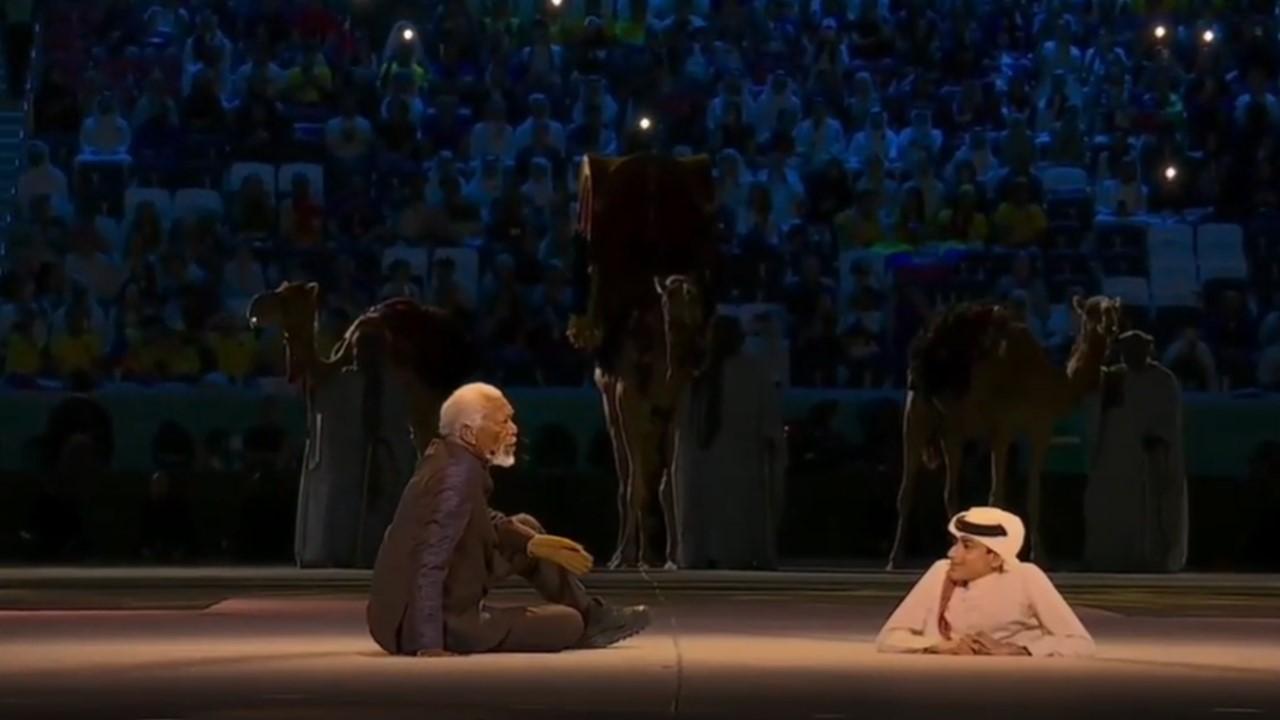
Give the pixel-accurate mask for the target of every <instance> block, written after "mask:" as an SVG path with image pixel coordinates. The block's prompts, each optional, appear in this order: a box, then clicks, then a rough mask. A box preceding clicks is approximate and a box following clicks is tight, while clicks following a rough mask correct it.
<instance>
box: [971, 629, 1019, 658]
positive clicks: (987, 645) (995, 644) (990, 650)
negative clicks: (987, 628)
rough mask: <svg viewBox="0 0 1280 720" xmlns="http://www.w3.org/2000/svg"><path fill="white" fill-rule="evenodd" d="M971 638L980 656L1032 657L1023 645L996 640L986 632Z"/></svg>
mask: <svg viewBox="0 0 1280 720" xmlns="http://www.w3.org/2000/svg"><path fill="white" fill-rule="evenodd" d="M970 638H971V639H972V640H973V641H974V642H975V643H976V644H977V647H978V654H979V655H999V656H1004V657H1016V656H1019V655H1030V654H1031V651H1030V650H1027V649H1026V648H1025V647H1023V646H1021V645H1015V644H1013V643H1011V642H1004V641H1001V640H996V639H995V638H993V637H991V636H990V635H988V634H987V633H985V632H980V633H978V634H977V635H972V636H970Z"/></svg>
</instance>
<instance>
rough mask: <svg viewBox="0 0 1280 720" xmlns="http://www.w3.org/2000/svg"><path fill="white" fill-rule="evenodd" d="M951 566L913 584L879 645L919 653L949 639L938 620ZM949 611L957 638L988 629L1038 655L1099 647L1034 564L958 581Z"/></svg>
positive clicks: (936, 567) (1084, 652)
mask: <svg viewBox="0 0 1280 720" xmlns="http://www.w3.org/2000/svg"><path fill="white" fill-rule="evenodd" d="M949 566H950V563H949V562H948V561H947V560H939V561H938V562H936V563H934V564H933V567H931V568H929V570H928V572H926V573H925V574H924V576H923V577H921V578H920V580H919V582H917V583H916V585H915V587H913V588H911V592H910V593H908V594H907V597H906V599H904V600H903V601H902V604H900V605H899V606H898V609H897V610H894V611H893V615H891V616H889V620H888V622H886V623H885V624H884V628H882V629H881V630H880V635H879V636H878V637H877V638H876V649H878V650H879V651H880V652H898V653H908V652H919V651H922V650H924V649H925V648H928V647H931V646H933V645H936V644H938V643H940V642H944V641H945V640H946V638H944V637H943V636H942V631H941V630H940V629H939V627H938V621H939V619H940V615H939V607H940V605H941V603H942V590H943V585H944V583H945V582H946V579H947V568H948V567H949ZM946 616H947V622H948V623H950V625H951V637H952V638H958V637H963V636H965V635H974V634H977V633H980V632H985V633H987V634H988V635H990V636H991V637H993V638H995V639H996V640H999V641H1001V642H1009V643H1013V644H1014V645H1021V646H1022V647H1025V648H1026V649H1027V650H1028V651H1029V652H1030V653H1031V654H1032V655H1033V656H1036V657H1049V656H1057V657H1088V656H1090V655H1092V654H1093V651H1094V645H1093V638H1092V637H1090V636H1089V631H1088V630H1086V629H1085V627H1084V625H1083V624H1081V622H1080V619H1079V618H1077V617H1076V614H1075V613H1074V612H1072V610H1071V607H1070V606H1069V605H1067V601H1066V600H1064V599H1063V598H1062V595H1060V594H1059V593H1058V591H1057V589H1056V588H1054V587H1053V583H1052V582H1051V581H1050V580H1049V577H1048V576H1047V575H1045V574H1044V571H1043V570H1041V569H1040V568H1038V567H1036V566H1035V565H1032V564H1031V563H1018V564H1016V565H1013V566H1012V567H1010V568H1008V569H1006V570H1005V571H1003V572H996V573H992V574H990V575H987V576H986V577H982V578H979V579H977V580H974V581H972V582H970V583H967V584H966V585H958V586H957V587H956V588H955V591H954V592H953V593H952V595H951V601H950V602H949V603H948V605H947V612H946Z"/></svg>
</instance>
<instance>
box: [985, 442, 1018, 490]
mask: <svg viewBox="0 0 1280 720" xmlns="http://www.w3.org/2000/svg"><path fill="white" fill-rule="evenodd" d="M1011 444H1012V441H1011V440H1010V438H1009V436H1008V435H1005V434H1003V433H1000V434H996V435H993V436H992V438H991V496H990V498H989V499H988V501H987V504H988V505H990V506H992V507H998V508H1004V507H1006V500H1007V498H1008V496H1009V446H1010V445H1011Z"/></svg>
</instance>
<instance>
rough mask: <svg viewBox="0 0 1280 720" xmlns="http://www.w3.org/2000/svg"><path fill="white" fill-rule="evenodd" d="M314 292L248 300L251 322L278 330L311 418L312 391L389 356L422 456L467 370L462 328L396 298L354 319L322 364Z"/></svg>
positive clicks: (288, 286) (293, 287) (279, 292)
mask: <svg viewBox="0 0 1280 720" xmlns="http://www.w3.org/2000/svg"><path fill="white" fill-rule="evenodd" d="M319 292H320V289H319V286H318V285H316V283H306V284H303V283H296V282H285V283H282V284H281V285H280V287H278V288H277V289H275V290H270V291H267V292H264V293H260V294H258V295H257V296H255V297H254V298H253V300H252V302H250V304H249V309H248V316H249V320H250V322H251V323H253V324H254V325H255V326H257V325H265V326H276V327H279V328H280V330H281V332H282V334H283V336H284V345H285V367H286V373H287V377H288V380H289V381H290V382H293V383H300V384H301V385H302V388H303V396H304V397H305V398H306V399H307V403H308V415H310V401H311V391H312V390H313V389H314V388H315V387H318V386H319V385H320V384H322V383H323V382H324V381H325V380H326V379H327V378H329V377H331V376H332V375H333V374H334V373H337V372H354V371H358V370H359V369H360V368H361V367H362V366H366V365H367V366H375V365H376V362H375V361H374V360H373V359H374V358H375V357H376V356H377V355H379V354H381V353H384V352H385V353H387V359H388V361H389V364H390V366H391V368H392V370H393V371H394V372H395V374H396V376H397V378H396V379H397V380H399V381H400V385H401V387H403V388H404V390H405V392H406V393H407V396H406V397H407V400H408V404H409V415H410V419H409V431H410V433H411V434H412V439H413V445H414V448H415V449H416V450H417V451H418V454H419V455H421V454H422V453H423V452H425V451H426V448H427V445H428V444H429V443H430V442H431V439H432V438H434V437H435V436H436V434H437V430H438V426H439V418H440V405H441V404H442V403H443V402H444V400H445V397H446V396H447V395H448V393H449V392H451V391H452V390H453V389H455V388H456V387H457V386H458V385H460V384H461V383H462V380H463V378H464V377H465V376H466V375H467V374H468V373H469V372H470V369H471V364H472V359H473V358H472V355H471V353H470V343H469V341H468V340H467V339H466V337H465V333H464V332H463V330H462V328H460V327H459V326H458V325H457V324H456V323H455V322H454V321H453V320H452V319H451V318H449V317H448V316H447V315H445V313H444V312H443V311H442V310H438V309H436V308H431V307H426V306H423V305H419V304H418V303H416V302H414V301H412V300H408V299H406V298H394V299H391V300H387V301H385V302H383V303H381V304H379V305H375V306H373V307H371V308H369V309H368V310H367V311H365V313H364V314H362V315H361V316H360V317H358V318H356V320H355V321H354V322H352V323H351V327H350V328H348V329H347V331H346V333H345V334H344V335H343V338H342V340H341V342H339V343H338V346H337V347H335V348H334V350H333V353H332V354H331V355H330V356H329V357H322V356H321V355H320V353H319V352H318V351H317V350H316V345H315V341H316V322H317V317H318V315H317V310H318V307H319Z"/></svg>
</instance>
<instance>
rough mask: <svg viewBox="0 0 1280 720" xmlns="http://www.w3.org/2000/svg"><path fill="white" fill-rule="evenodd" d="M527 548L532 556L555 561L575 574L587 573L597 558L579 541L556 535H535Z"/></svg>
mask: <svg viewBox="0 0 1280 720" xmlns="http://www.w3.org/2000/svg"><path fill="white" fill-rule="evenodd" d="M526 550H527V551H528V553H529V556H530V557H535V558H538V559H540V560H546V561H548V562H553V563H555V564H557V565H559V566H560V567H562V568H564V569H565V570H568V571H569V572H571V573H573V574H574V575H585V574H586V573H587V572H588V571H590V570H591V566H592V565H594V564H595V559H594V558H592V557H591V554H590V553H588V552H587V551H586V549H584V548H583V547H582V546H581V545H579V544H578V543H576V542H574V541H572V540H570V539H568V538H562V537H559V536H556V535H534V536H533V537H532V538H530V540H529V544H528V545H527V546H526Z"/></svg>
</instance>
